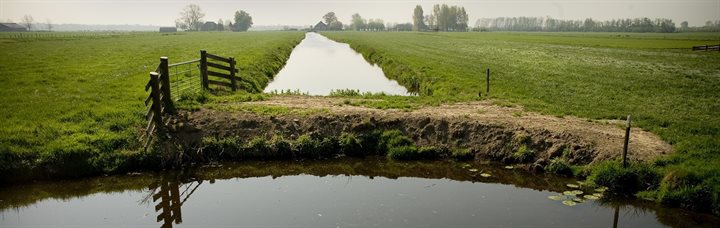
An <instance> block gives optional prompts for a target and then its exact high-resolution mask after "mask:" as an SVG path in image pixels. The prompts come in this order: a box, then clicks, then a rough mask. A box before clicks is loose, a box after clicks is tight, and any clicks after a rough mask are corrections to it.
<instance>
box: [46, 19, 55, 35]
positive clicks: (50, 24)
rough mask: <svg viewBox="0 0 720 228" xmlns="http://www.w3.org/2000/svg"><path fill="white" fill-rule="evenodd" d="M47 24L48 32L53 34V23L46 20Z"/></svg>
mask: <svg viewBox="0 0 720 228" xmlns="http://www.w3.org/2000/svg"><path fill="white" fill-rule="evenodd" d="M45 23H46V25H47V30H48V31H49V32H51V31H52V29H53V23H52V21H50V19H46V20H45Z"/></svg>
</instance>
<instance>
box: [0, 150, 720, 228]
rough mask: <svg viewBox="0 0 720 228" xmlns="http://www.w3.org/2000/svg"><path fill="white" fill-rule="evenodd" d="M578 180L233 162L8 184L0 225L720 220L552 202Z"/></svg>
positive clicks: (0, 200) (445, 166)
mask: <svg viewBox="0 0 720 228" xmlns="http://www.w3.org/2000/svg"><path fill="white" fill-rule="evenodd" d="M482 173H485V174H490V176H489V177H483V176H482V175H480V174H482ZM568 183H577V182H576V181H575V180H572V179H566V178H560V177H556V176H550V175H535V174H530V173H526V172H524V171H520V170H509V169H505V168H502V167H495V166H492V165H488V164H481V163H457V162H407V163H402V162H388V161H386V160H385V159H382V158H369V159H364V160H359V159H340V160H333V161H313V162H254V163H230V164H222V165H215V166H213V167H203V168H198V169H195V170H188V171H184V172H166V173H145V174H136V175H131V176H115V177H101V178H92V179H84V180H74V181H62V182H47V183H35V184H28V185H21V186H14V187H5V188H0V227H38V226H60V227H99V226H112V227H117V226H127V227H222V226H225V227H244V226H251V227H375V226H377V227H487V226H492V227H497V226H504V227H665V226H674V227H718V226H720V222H719V221H718V219H717V218H716V217H713V216H709V215H704V214H695V213H689V212H685V211H681V210H676V209H667V208H662V207H657V206H655V205H654V204H647V203H643V202H638V201H617V200H615V201H613V200H608V199H606V198H601V199H599V200H587V201H585V202H584V203H578V204H577V205H575V206H566V205H564V204H563V203H562V202H561V201H557V200H552V199H549V198H548V196H557V195H559V194H561V193H562V192H563V191H567V190H575V189H572V188H569V187H567V186H566V184H568ZM591 191H592V190H591Z"/></svg>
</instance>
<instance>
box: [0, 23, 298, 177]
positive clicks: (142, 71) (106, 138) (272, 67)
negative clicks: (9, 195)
mask: <svg viewBox="0 0 720 228" xmlns="http://www.w3.org/2000/svg"><path fill="white" fill-rule="evenodd" d="M28 34H32V33H28ZM33 35H34V36H30V35H28V36H15V35H14V34H0V50H2V54H1V55H0V97H2V98H1V99H2V102H0V121H1V122H0V135H1V136H2V137H0V173H2V175H0V177H8V178H9V177H18V176H22V175H30V174H28V172H27V171H30V170H43V171H44V172H57V173H66V174H67V175H73V176H74V175H78V176H79V175H87V174H89V173H102V172H113V171H114V170H116V169H122V168H123V167H124V166H126V165H127V161H128V159H129V158H132V157H134V156H136V155H137V154H138V153H137V152H138V151H139V150H140V149H139V148H141V145H140V143H139V141H138V136H139V134H140V132H142V128H143V127H144V126H143V116H144V112H145V111H144V110H146V108H145V107H144V105H143V101H144V99H145V97H146V96H147V93H146V92H145V91H144V90H143V89H144V85H145V84H146V83H147V81H148V77H149V76H148V73H149V72H151V71H154V70H155V68H156V67H157V65H158V63H159V58H160V56H168V57H169V59H170V63H175V62H181V61H187V60H192V59H197V58H199V51H200V50H201V49H205V50H207V51H208V52H209V53H213V54H217V55H221V56H234V57H235V58H236V60H237V61H238V68H239V69H240V70H241V76H243V77H244V81H245V82H244V84H245V85H252V86H248V87H257V88H260V89H261V88H264V87H265V85H266V84H267V81H268V80H269V77H268V76H272V75H274V74H275V72H276V71H278V70H279V69H280V68H281V67H282V66H283V65H284V61H285V59H286V58H287V56H289V54H290V52H291V50H292V48H293V47H294V46H295V45H296V44H297V43H298V42H299V41H300V40H301V39H302V38H303V37H304V35H303V33H301V32H249V33H212V32H210V33H173V34H160V33H119V34H111V35H107V34H92V33H56V34H52V35H48V34H39V35H37V34H33ZM257 88H255V89H249V90H251V91H253V90H255V91H257ZM88 161H89V162H88ZM63 171H65V172H63Z"/></svg>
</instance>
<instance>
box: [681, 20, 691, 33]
mask: <svg viewBox="0 0 720 228" xmlns="http://www.w3.org/2000/svg"><path fill="white" fill-rule="evenodd" d="M680 28H682V30H683V31H687V30H688V28H689V26H688V22H687V21H683V22H682V23H680Z"/></svg>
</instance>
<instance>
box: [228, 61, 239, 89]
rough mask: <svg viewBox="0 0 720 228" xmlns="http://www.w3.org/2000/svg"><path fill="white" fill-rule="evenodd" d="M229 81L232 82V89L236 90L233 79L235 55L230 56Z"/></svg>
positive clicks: (235, 82)
mask: <svg viewBox="0 0 720 228" xmlns="http://www.w3.org/2000/svg"><path fill="white" fill-rule="evenodd" d="M230 82H231V83H232V87H231V88H232V91H235V90H237V80H236V79H235V57H230Z"/></svg>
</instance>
